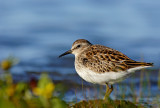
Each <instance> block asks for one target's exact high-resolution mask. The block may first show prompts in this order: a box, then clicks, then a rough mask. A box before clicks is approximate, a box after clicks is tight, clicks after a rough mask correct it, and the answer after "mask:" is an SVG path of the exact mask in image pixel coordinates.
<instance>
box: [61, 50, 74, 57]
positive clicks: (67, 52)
mask: <svg viewBox="0 0 160 108" xmlns="http://www.w3.org/2000/svg"><path fill="white" fill-rule="evenodd" d="M71 53H72V50H69V51H66V52H65V53H63V54H61V55H60V56H59V58H60V57H62V56H65V55H67V54H71Z"/></svg>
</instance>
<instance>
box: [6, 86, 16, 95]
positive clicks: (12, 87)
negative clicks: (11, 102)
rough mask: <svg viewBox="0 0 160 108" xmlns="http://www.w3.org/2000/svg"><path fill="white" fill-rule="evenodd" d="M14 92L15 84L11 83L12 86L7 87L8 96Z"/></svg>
mask: <svg viewBox="0 0 160 108" xmlns="http://www.w3.org/2000/svg"><path fill="white" fill-rule="evenodd" d="M14 93H15V86H14V85H11V86H9V87H7V88H6V94H7V96H13V95H14Z"/></svg>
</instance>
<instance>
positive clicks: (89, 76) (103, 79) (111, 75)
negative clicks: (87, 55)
mask: <svg viewBox="0 0 160 108" xmlns="http://www.w3.org/2000/svg"><path fill="white" fill-rule="evenodd" d="M146 67H150V66H142V67H136V68H131V69H128V70H127V71H121V72H105V73H97V72H93V71H92V70H89V69H88V68H86V67H85V66H83V65H80V64H75V68H76V71H77V73H78V75H79V76H80V77H81V78H83V79H84V80H85V81H87V82H90V83H95V84H102V85H104V84H106V83H109V84H114V83H116V82H119V81H122V80H124V79H125V78H127V77H128V76H130V75H131V73H133V72H134V71H135V70H139V69H142V68H146Z"/></svg>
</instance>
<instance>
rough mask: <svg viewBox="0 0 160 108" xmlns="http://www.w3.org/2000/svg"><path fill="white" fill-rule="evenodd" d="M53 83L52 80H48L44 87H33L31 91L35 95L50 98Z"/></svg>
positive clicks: (53, 86)
mask: <svg viewBox="0 0 160 108" xmlns="http://www.w3.org/2000/svg"><path fill="white" fill-rule="evenodd" d="M54 88H55V85H54V84H53V83H52V82H49V83H48V84H46V85H45V87H44V88H38V87H36V88H34V89H33V93H34V94H35V95H37V96H43V97H45V98H51V97H52V93H53V91H54Z"/></svg>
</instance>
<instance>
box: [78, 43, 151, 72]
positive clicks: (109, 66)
mask: <svg viewBox="0 0 160 108" xmlns="http://www.w3.org/2000/svg"><path fill="white" fill-rule="evenodd" d="M81 60H82V63H83V64H84V65H85V66H86V67H88V68H89V69H91V70H93V71H95V72H98V73H104V72H111V71H112V72H118V71H126V70H128V69H130V68H135V67H140V66H152V63H144V62H137V61H134V60H132V59H130V58H129V57H127V56H126V55H124V54H123V53H121V52H119V51H117V50H114V49H111V48H109V47H106V46H102V45H92V46H91V47H89V48H88V49H87V50H86V51H84V52H83V56H82V58H81Z"/></svg>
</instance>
